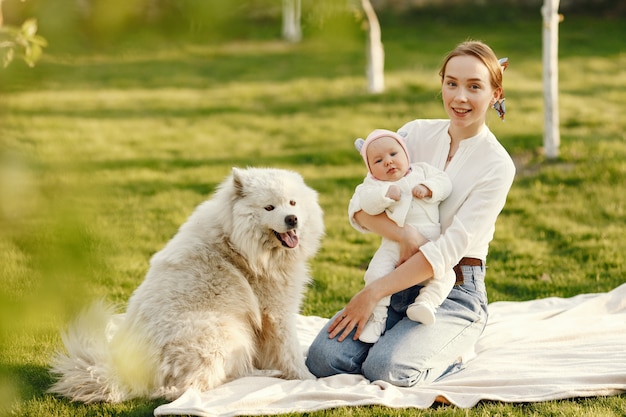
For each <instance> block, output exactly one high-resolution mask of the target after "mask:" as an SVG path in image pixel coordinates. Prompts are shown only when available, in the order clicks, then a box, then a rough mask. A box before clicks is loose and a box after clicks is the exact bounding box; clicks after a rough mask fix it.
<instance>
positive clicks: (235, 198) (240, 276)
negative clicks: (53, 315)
mask: <svg viewBox="0 0 626 417" xmlns="http://www.w3.org/2000/svg"><path fill="white" fill-rule="evenodd" d="M322 216H323V215H322V209H321V208H320V206H319V204H318V201H317V193H316V192H315V191H314V190H312V189H311V188H309V187H307V186H306V185H305V183H304V181H303V179H302V177H301V176H300V175H299V174H297V173H295V172H292V171H285V170H280V169H271V168H248V169H238V168H233V172H232V175H230V176H229V177H228V178H227V179H226V180H225V181H224V182H223V183H222V184H221V185H220V186H219V188H218V190H217V191H216V193H215V194H214V196H213V197H212V198H211V199H210V200H208V201H205V202H204V203H202V204H201V205H199V206H198V207H197V208H196V210H195V211H194V213H193V214H192V215H191V216H190V217H189V219H188V220H187V222H186V223H184V224H183V225H182V226H181V228H180V230H179V231H178V233H177V234H176V235H175V236H174V237H173V238H172V240H170V241H169V243H168V244H167V245H166V246H165V247H164V248H163V249H162V250H161V251H160V252H158V253H156V254H155V255H154V256H153V257H152V259H151V261H150V268H149V271H148V273H147V275H146V277H145V280H144V281H143V283H142V284H141V285H140V286H139V287H138V288H137V289H136V290H135V292H134V294H133V295H132V297H131V298H130V300H129V303H128V308H127V311H126V313H125V314H123V315H118V316H113V312H112V309H111V308H109V307H107V306H106V305H105V304H103V303H96V304H95V305H94V306H93V307H91V308H90V309H89V310H88V311H86V312H84V313H83V314H82V315H80V316H79V317H78V318H77V319H76V321H75V322H74V323H73V324H72V325H71V326H70V327H69V329H68V330H67V332H66V333H65V334H64V335H63V341H64V344H65V346H66V349H67V353H58V354H57V356H56V357H55V359H54V361H53V364H52V370H51V372H52V373H53V374H54V375H56V376H58V380H57V381H56V382H55V383H54V385H53V386H52V387H51V389H50V391H51V392H53V393H57V394H60V395H63V396H65V397H68V398H70V399H72V400H75V401H82V402H85V403H91V402H98V401H106V402H120V401H125V400H128V399H131V398H136V397H152V398H155V397H164V398H166V399H169V400H172V399H175V398H177V397H178V396H180V395H181V394H182V393H183V392H184V391H185V390H187V389H188V388H196V389H198V390H201V391H204V390H208V389H211V388H213V387H215V386H217V385H220V384H222V383H224V382H226V381H229V380H232V379H235V378H238V377H241V376H245V375H248V374H250V373H252V372H253V371H254V370H255V369H273V370H278V371H280V373H281V375H282V377H284V378H287V379H307V378H312V377H313V376H312V375H311V374H310V373H309V372H308V370H307V368H306V366H305V364H304V358H303V355H302V352H301V350H300V346H299V343H298V339H297V335H296V328H295V317H296V314H297V313H298V312H299V308H300V303H301V300H302V296H303V292H304V289H305V287H306V284H307V282H308V281H309V271H308V267H307V260H308V259H309V258H310V257H312V256H313V255H314V254H315V253H316V252H317V250H318V248H319V245H320V239H321V237H322V235H323V232H324V224H323V218H322ZM281 237H282V239H283V240H284V242H285V243H283V242H282V241H281V239H280V238H281ZM289 246H292V247H289ZM112 318H117V319H120V320H121V323H119V326H118V327H117V328H116V329H114V328H113V327H112V324H114V322H115V320H112Z"/></svg>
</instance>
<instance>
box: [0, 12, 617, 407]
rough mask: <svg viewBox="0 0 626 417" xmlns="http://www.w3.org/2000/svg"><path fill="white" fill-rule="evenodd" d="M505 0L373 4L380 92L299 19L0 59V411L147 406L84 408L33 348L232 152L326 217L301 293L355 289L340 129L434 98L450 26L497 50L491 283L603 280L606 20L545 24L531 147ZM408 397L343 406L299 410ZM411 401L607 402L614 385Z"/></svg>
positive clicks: (613, 137) (106, 293) (523, 84)
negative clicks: (452, 6)
mask: <svg viewBox="0 0 626 417" xmlns="http://www.w3.org/2000/svg"><path fill="white" fill-rule="evenodd" d="M503 9H505V10H502V11H499V12H498V13H495V12H493V11H492V12H491V13H490V14H485V15H483V14H481V12H480V11H475V12H474V13H475V14H473V15H471V14H470V15H468V16H460V15H450V14H446V13H444V12H442V11H439V12H437V13H435V12H424V13H423V14H416V15H409V16H405V17H403V18H401V19H400V18H393V17H389V16H387V17H385V18H383V37H384V39H383V41H384V43H385V48H386V86H387V87H386V91H385V93H384V94H380V95H369V94H368V93H367V92H366V91H365V78H364V61H365V57H364V34H363V33H362V32H360V31H359V29H358V28H356V26H355V28H353V30H342V31H338V32H332V29H333V27H334V26H332V25H329V26H328V27H326V28H312V29H310V32H307V33H306V35H308V36H305V39H304V41H303V42H302V43H299V44H287V43H284V42H282V41H280V40H279V39H278V38H277V36H276V34H274V33H273V32H272V27H271V26H269V25H267V22H265V24H266V26H264V27H263V28H262V30H261V29H260V31H259V34H256V35H254V34H252V35H251V34H246V36H237V37H233V38H232V39H219V40H215V41H211V40H208V41H207V40H205V41H201V40H199V39H198V37H197V36H195V37H192V38H190V39H187V40H185V41H184V42H183V41H182V39H181V38H180V37H172V38H171V39H170V38H168V37H165V36H163V35H160V36H159V35H158V34H155V33H151V34H143V35H142V36H137V37H136V38H131V37H125V38H122V39H119V40H117V41H116V42H117V43H115V44H113V46H111V45H109V46H98V47H93V46H90V45H89V44H87V43H83V44H78V45H71V46H67V45H59V44H58V43H57V44H55V43H54V41H53V40H52V39H51V41H52V42H51V44H50V47H49V48H48V50H47V51H46V54H45V55H44V57H43V59H42V60H41V61H40V62H39V63H38V65H37V66H36V67H35V68H27V67H26V66H24V65H22V63H21V62H15V63H13V64H12V65H11V66H10V67H9V68H7V69H5V70H0V277H1V278H0V279H1V280H2V281H1V282H2V289H1V290H0V315H1V323H2V324H1V327H0V332H1V333H0V349H1V350H0V355H1V356H0V367H1V368H0V415H2V414H5V413H6V414H9V415H15V416H43V415H51V416H64V417H67V416H96V415H97V416H148V415H151V414H152V410H153V409H154V408H155V407H156V406H158V405H159V404H161V403H162V401H139V400H138V401H131V402H128V403H124V404H118V405H92V406H84V405H80V404H73V403H70V402H68V401H66V400H63V399H58V398H55V397H53V396H50V395H48V394H46V393H45V391H46V389H47V387H48V386H49V385H50V383H51V381H52V380H51V377H50V376H49V374H48V372H47V364H48V362H49V358H50V356H51V355H52V354H53V353H54V351H55V350H56V349H58V348H59V347H60V336H59V329H60V328H62V327H63V326H64V324H65V323H66V322H67V321H68V320H70V319H71V317H72V316H73V315H74V314H76V313H77V311H79V310H80V308H82V307H83V306H85V305H86V304H88V303H89V302H90V301H92V300H94V299H97V298H105V299H107V300H109V301H112V302H115V303H119V304H120V306H121V308H123V306H124V303H125V302H126V300H127V299H128V297H129V296H130V294H131V292H132V291H133V289H134V288H136V287H137V285H138V284H139V283H140V282H141V280H142V279H143V276H144V274H145V272H146V270H147V268H148V260H149V258H150V256H151V255H152V254H153V253H155V252H156V251H158V250H159V249H160V248H161V247H162V246H163V245H164V244H165V243H166V242H167V240H168V239H169V238H171V237H172V236H173V235H174V234H175V233H176V230H177V228H178V226H180V224H181V223H182V222H183V221H184V220H185V219H186V218H187V216H188V215H189V214H190V213H191V211H192V210H193V209H194V207H195V206H196V205H197V204H198V203H200V202H201V201H203V200H204V199H206V198H208V197H209V196H210V194H211V192H212V191H213V190H214V188H215V186H216V184H218V183H219V182H220V181H221V180H222V179H223V178H224V177H225V176H226V175H228V174H229V172H230V170H231V167H233V166H238V167H245V166H272V167H281V168H288V169H293V170H296V171H298V172H300V173H301V174H302V175H303V176H304V178H305V180H306V181H307V183H308V184H309V185H311V186H312V187H313V188H315V189H316V190H318V192H319V194H320V201H321V204H322V206H323V209H324V212H325V224H326V229H327V234H326V236H325V238H324V241H323V245H322V248H321V250H320V252H319V254H318V255H317V256H316V257H315V259H314V260H313V261H312V264H311V267H312V275H313V278H314V282H313V283H312V285H311V286H310V288H309V289H308V291H307V294H306V299H305V302H304V305H303V309H302V311H303V313H304V314H307V315H309V314H310V315H319V316H330V315H331V314H333V313H334V312H335V311H336V310H337V309H339V308H341V307H342V306H343V305H344V304H345V303H346V302H347V300H349V299H350V297H351V296H352V295H353V294H354V293H355V292H356V291H357V290H358V289H360V288H361V286H362V277H363V273H364V268H365V266H366V265H367V262H368V260H369V258H370V257H371V255H372V254H373V253H374V251H375V249H376V247H377V246H378V238H376V237H375V236H371V235H363V234H360V233H358V232H356V231H355V230H353V229H352V228H351V227H350V226H349V224H348V221H347V219H346V207H347V204H348V200H349V198H350V196H351V194H352V192H353V190H354V187H355V186H356V185H357V184H358V183H359V182H360V181H361V179H362V177H363V175H364V167H363V164H362V160H361V158H360V156H359V155H358V153H357V152H356V151H355V150H354V148H353V145H352V143H353V140H354V138H356V137H359V136H361V137H362V136H364V135H367V133H368V132H369V131H371V130H372V129H374V128H388V129H396V128H397V127H399V126H400V125H401V124H403V123H404V122H406V121H408V120H411V119H413V118H418V117H420V118H421V117H445V113H444V111H443V109H442V106H441V103H440V98H439V93H438V79H437V72H438V65H439V63H440V60H441V58H442V57H443V55H444V54H445V52H446V51H448V50H449V49H451V48H452V47H454V45H455V44H456V43H458V42H460V41H462V40H464V39H466V38H468V37H471V38H475V39H482V40H484V41H486V42H488V43H489V44H491V45H492V46H493V48H494V49H495V51H496V53H498V54H499V55H500V56H508V57H509V60H510V62H511V65H510V67H509V69H508V70H507V72H506V74H505V91H506V96H507V102H506V103H507V109H508V114H507V119H506V122H504V123H502V122H500V121H499V119H498V118H497V116H496V115H495V112H494V113H493V114H492V115H491V118H490V120H489V125H490V128H491V129H492V131H493V132H494V133H495V134H496V136H497V137H498V138H499V139H500V140H501V142H502V144H503V145H504V146H505V147H506V148H507V149H508V151H509V152H510V153H511V155H512V156H513V158H514V159H515V161H516V164H517V167H518V173H517V177H516V180H515V183H514V185H513V188H512V190H511V193H510V195H509V199H508V202H507V205H506V207H505V209H504V211H503V213H502V215H501V216H500V218H499V220H498V224H497V230H496V235H495V238H494V241H493V242H492V245H491V250H490V255H489V258H488V264H489V270H488V274H487V288H488V293H489V297H490V301H501V300H513V301H515V300H529V299H535V298H542V297H547V296H561V297H569V296H573V295H576V294H580V293H593V292H604V291H608V290H611V289H613V288H615V287H617V286H618V285H620V284H622V283H623V282H624V281H625V279H624V277H625V276H626V239H624V235H626V221H625V220H626V183H625V181H624V178H625V175H626V134H625V133H624V132H626V119H625V118H624V117H623V113H624V110H626V106H625V105H624V103H625V102H626V71H624V68H625V67H626V52H625V51H624V47H623V39H625V38H626V26H624V24H623V21H620V20H610V19H600V18H596V19H592V18H588V17H580V16H566V18H565V20H564V22H563V23H562V24H561V27H560V120H561V142H562V143H561V147H560V157H559V158H558V159H556V160H546V159H545V158H544V156H543V154H542V124H543V104H542V81H541V21H540V14H539V11H538V10H537V12H536V14H532V13H531V14H528V15H527V16H526V15H524V16H523V18H520V17H519V16H516V15H515V12H514V11H511V10H507V9H506V8H503ZM479 17H482V19H481V18H479ZM274 24H275V25H276V30H275V32H278V28H279V26H278V25H279V23H277V22H274ZM352 25H353V26H354V24H352ZM347 27H351V26H350V24H347ZM44 35H45V33H44ZM406 413H407V411H406V410H393V409H387V408H382V407H359V408H345V409H334V410H328V411H325V412H319V413H314V414H313V415H316V416H318V415H319V416H322V415H324V416H342V417H344V416H352V415H365V416H381V415H388V416H396V415H397V416H399V415H405V414H406ZM410 413H411V414H412V415H416V416H493V415H500V416H528V415H535V416H539V415H553V416H570V415H571V416H578V415H594V416H595V415H599V416H622V415H625V414H626V395H621V396H616V397H608V398H589V399H571V400H564V401H551V402H545V403H537V404H516V405H513V404H502V403H497V402H483V403H480V404H479V405H478V406H476V407H475V408H473V409H471V410H461V409H457V408H455V407H445V406H443V407H437V408H432V409H429V410H411V411H410Z"/></svg>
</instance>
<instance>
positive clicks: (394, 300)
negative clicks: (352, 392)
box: [306, 266, 487, 387]
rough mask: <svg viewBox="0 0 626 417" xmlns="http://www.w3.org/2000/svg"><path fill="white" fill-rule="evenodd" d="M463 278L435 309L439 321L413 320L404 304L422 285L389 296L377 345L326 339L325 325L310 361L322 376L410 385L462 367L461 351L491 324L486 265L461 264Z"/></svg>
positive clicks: (315, 343) (313, 348)
mask: <svg viewBox="0 0 626 417" xmlns="http://www.w3.org/2000/svg"><path fill="white" fill-rule="evenodd" d="M462 270H463V276H464V278H465V283H464V284H463V285H460V286H455V287H454V288H453V289H452V291H451V292H450V294H449V295H448V298H447V299H446V300H445V301H444V302H443V304H441V306H440V307H439V308H438V309H437V313H436V318H437V321H436V322H435V324H432V325H429V326H426V325H423V324H420V323H417V322H414V321H412V320H410V319H409V318H408V317H407V316H406V309H407V308H408V306H409V305H410V304H411V303H412V302H413V301H414V300H415V297H416V296H417V294H418V292H419V290H420V289H421V288H422V286H420V285H417V286H414V287H411V288H408V289H406V290H404V291H401V292H399V293H396V294H394V295H393V296H392V297H391V304H390V306H389V315H388V317H387V323H386V330H385V333H384V334H383V335H382V336H381V338H380V339H379V340H378V341H377V342H376V343H374V344H369V343H364V342H361V341H360V340H353V339H352V338H353V336H354V331H355V330H353V333H352V334H350V335H349V336H348V337H347V338H346V339H345V340H344V341H343V342H338V341H337V338H334V339H329V338H328V331H327V329H328V326H329V325H330V323H331V322H332V320H333V319H334V318H335V317H336V316H337V315H339V314H340V313H341V312H338V313H337V314H336V315H335V317H333V318H332V319H331V320H329V322H328V323H327V324H326V326H324V328H323V329H322V330H321V331H320V333H319V334H318V335H317V337H316V338H315V340H314V341H313V343H312V344H311V347H310V348H309V353H308V357H307V359H306V365H307V366H308V368H309V370H310V371H311V373H313V375H315V376H317V377H318V378H321V377H325V376H330V375H336V374H342V373H347V374H363V376H365V378H367V379H369V380H370V381H375V380H383V381H386V382H388V383H390V384H393V385H397V386H402V387H410V386H414V385H418V384H428V383H431V382H433V381H435V380H436V379H438V378H440V377H442V376H444V375H448V374H450V373H452V372H454V371H455V370H459V369H460V367H461V362H460V359H459V358H460V356H461V355H462V354H464V353H466V352H468V351H469V350H470V349H472V348H473V346H474V345H475V344H476V342H477V340H478V338H479V337H480V335H481V333H482V332H483V330H484V328H485V325H486V324H487V293H486V290H485V268H484V266H463V267H462Z"/></svg>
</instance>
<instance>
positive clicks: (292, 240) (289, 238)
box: [280, 230, 298, 249]
mask: <svg viewBox="0 0 626 417" xmlns="http://www.w3.org/2000/svg"><path fill="white" fill-rule="evenodd" d="M280 238H281V239H282V240H283V242H285V243H286V244H287V246H289V247H290V248H292V249H293V248H295V247H296V246H298V235H296V232H294V231H293V230H290V231H288V232H287V233H281V234H280Z"/></svg>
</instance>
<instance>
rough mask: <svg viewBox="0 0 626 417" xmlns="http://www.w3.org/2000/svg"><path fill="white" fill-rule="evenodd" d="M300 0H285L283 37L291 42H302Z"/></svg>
mask: <svg viewBox="0 0 626 417" xmlns="http://www.w3.org/2000/svg"><path fill="white" fill-rule="evenodd" d="M300 14H301V12H300V0H283V38H284V39H285V40H288V41H289V42H300V40H301V39H302V29H301V28H300Z"/></svg>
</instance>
